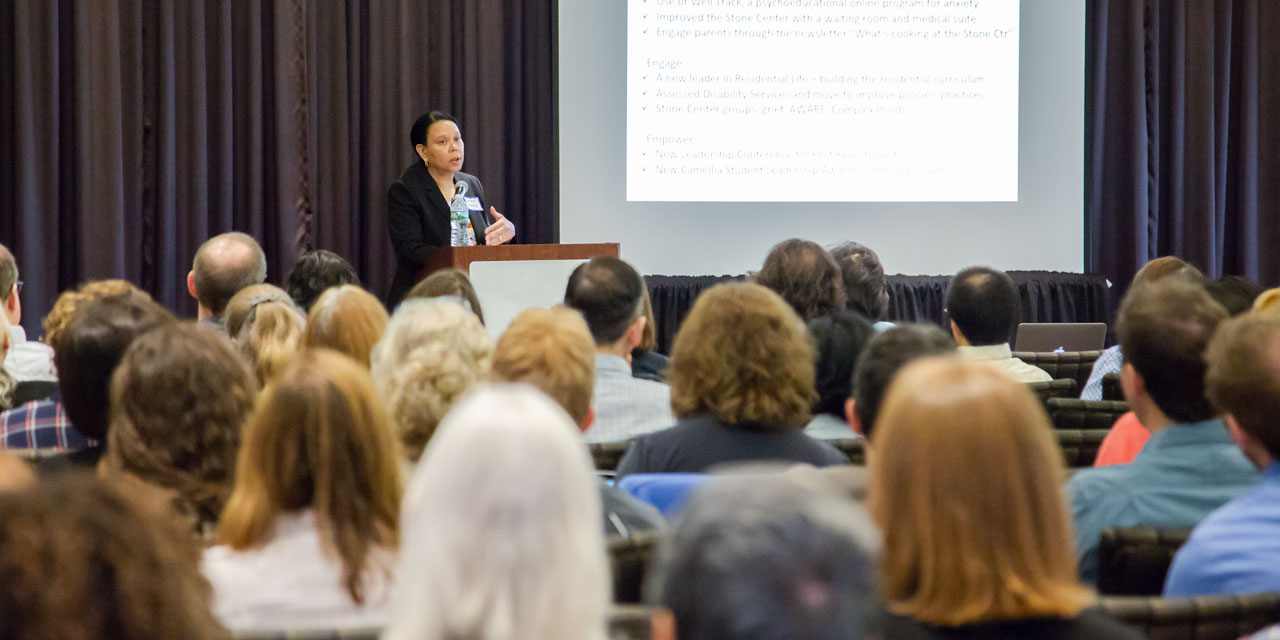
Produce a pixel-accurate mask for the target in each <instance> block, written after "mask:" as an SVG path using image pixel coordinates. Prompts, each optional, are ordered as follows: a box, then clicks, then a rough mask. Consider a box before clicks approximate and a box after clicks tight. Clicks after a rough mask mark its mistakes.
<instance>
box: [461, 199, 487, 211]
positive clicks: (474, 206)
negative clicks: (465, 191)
mask: <svg viewBox="0 0 1280 640" xmlns="http://www.w3.org/2000/svg"><path fill="white" fill-rule="evenodd" d="M463 199H464V200H466V201H467V210H468V211H484V207H482V206H480V198H476V197H472V196H467V197H466V198H463Z"/></svg>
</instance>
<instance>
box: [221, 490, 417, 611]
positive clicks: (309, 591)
mask: <svg viewBox="0 0 1280 640" xmlns="http://www.w3.org/2000/svg"><path fill="white" fill-rule="evenodd" d="M370 560H371V563H370V565H371V566H376V567H379V568H378V569H376V570H371V571H368V572H367V574H366V583H365V592H364V600H365V602H364V604H363V605H358V604H356V603H355V602H354V601H353V600H352V599H351V596H350V594H348V593H347V590H346V588H345V587H344V586H343V584H342V561H341V560H339V558H338V556H337V555H336V554H329V553H325V551H324V550H323V549H322V547H321V543H320V535H319V533H318V532H317V530H316V527H315V514H314V512H312V511H311V510H306V511H303V512H300V513H297V514H289V515H285V516H281V517H280V519H279V520H278V521H277V523H276V528H275V532H274V533H273V535H272V538H271V540H270V541H268V542H267V543H266V544H265V545H263V546H262V547H259V548H256V549H250V550H248V551H234V550H232V549H231V548H230V547H226V546H217V547H210V548H209V549H206V550H205V552H204V562H203V566H202V569H203V571H204V575H205V577H207V578H208V579H209V582H210V583H211V584H212V585H213V612H214V614H215V615H216V616H217V617H218V619H219V620H220V621H221V622H222V624H224V625H225V626H226V627H227V628H228V629H230V630H231V631H235V632H239V631H253V630H304V629H307V630H310V629H366V628H381V627H383V626H385V625H386V623H387V605H388V598H389V595H390V591H391V586H392V583H391V582H392V581H391V579H390V578H388V577H387V576H389V575H390V574H389V571H390V569H391V568H392V567H394V566H395V556H394V554H393V553H392V552H390V551H380V552H377V553H374V554H373V555H372V556H371V557H370ZM382 568H386V571H384V570H383V569H382Z"/></svg>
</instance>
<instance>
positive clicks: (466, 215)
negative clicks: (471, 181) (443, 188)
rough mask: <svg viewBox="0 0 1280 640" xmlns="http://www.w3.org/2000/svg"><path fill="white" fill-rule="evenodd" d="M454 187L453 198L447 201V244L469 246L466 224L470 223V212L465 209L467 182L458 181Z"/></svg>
mask: <svg viewBox="0 0 1280 640" xmlns="http://www.w3.org/2000/svg"><path fill="white" fill-rule="evenodd" d="M454 188H455V189H456V191H455V192H454V194H453V200H450V201H449V246H451V247H469V246H471V242H468V238H467V226H468V225H470V223H471V212H470V211H468V210H467V199H466V195H467V183H465V182H459V183H458V184H457V185H455V187H454Z"/></svg>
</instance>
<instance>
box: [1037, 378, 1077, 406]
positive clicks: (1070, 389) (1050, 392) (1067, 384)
mask: <svg viewBox="0 0 1280 640" xmlns="http://www.w3.org/2000/svg"><path fill="white" fill-rule="evenodd" d="M1027 388H1028V389H1030V390H1031V393H1032V394H1033V395H1035V397H1036V398H1038V399H1039V400H1040V403H1041V404H1044V403H1047V402H1048V401H1049V398H1079V397H1080V385H1079V384H1077V383H1076V381H1075V380H1074V379H1072V378H1058V379H1056V380H1050V381H1048V382H1028V383H1027Z"/></svg>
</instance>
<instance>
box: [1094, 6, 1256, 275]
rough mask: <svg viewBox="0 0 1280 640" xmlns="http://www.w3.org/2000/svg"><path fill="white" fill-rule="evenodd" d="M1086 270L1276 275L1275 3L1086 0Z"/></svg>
mask: <svg viewBox="0 0 1280 640" xmlns="http://www.w3.org/2000/svg"><path fill="white" fill-rule="evenodd" d="M1087 11H1088V27H1087V30H1088V34H1087V42H1088V45H1087V47H1086V51H1087V53H1086V98H1085V117H1086V121H1085V122H1086V125H1085V127H1086V141H1085V144H1086V148H1085V158H1086V160H1085V161H1086V163H1087V167H1086V177H1085V180H1086V199H1085V202H1086V209H1087V217H1086V220H1087V224H1086V254H1087V255H1086V265H1087V268H1088V270H1089V271H1090V272H1094V273H1101V274H1104V275H1106V276H1107V277H1108V278H1110V279H1111V280H1112V281H1113V282H1115V283H1116V284H1117V285H1118V286H1117V287H1116V290H1117V293H1120V292H1122V291H1123V288H1124V287H1126V286H1127V285H1128V282H1129V280H1130V279H1131V278H1132V277H1133V274H1134V273H1135V272H1136V271H1137V269H1138V268H1139V267H1140V266H1141V265H1142V264H1143V263H1144V262H1146V261H1147V260H1149V259H1151V258H1154V257H1157V256H1161V255H1168V254H1173V255H1177V256H1180V257H1182V258H1184V259H1186V260H1188V261H1190V262H1192V263H1195V264H1196V265H1198V266H1199V267H1201V268H1203V269H1204V270H1205V272H1206V274H1208V275H1209V276H1211V277H1214V278H1216V277H1219V276H1221V275H1226V274H1239V275H1244V276H1246V277H1249V278H1251V279H1254V280H1256V281H1259V282H1260V283H1263V284H1267V285H1271V284H1274V283H1276V282H1277V281H1280V252H1278V251H1275V247H1277V246H1280V38H1278V37H1277V34H1280V2H1275V0H1089V2H1088V5H1087Z"/></svg>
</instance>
